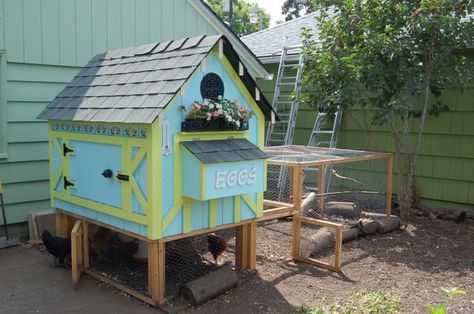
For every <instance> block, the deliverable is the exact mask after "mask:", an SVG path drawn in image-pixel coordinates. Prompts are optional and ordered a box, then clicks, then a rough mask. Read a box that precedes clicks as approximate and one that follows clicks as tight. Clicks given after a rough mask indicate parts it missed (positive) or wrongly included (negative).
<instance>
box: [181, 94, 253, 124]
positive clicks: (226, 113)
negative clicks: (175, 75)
mask: <svg viewBox="0 0 474 314" xmlns="http://www.w3.org/2000/svg"><path fill="white" fill-rule="evenodd" d="M183 109H184V108H183ZM252 116H253V112H252V110H249V109H247V108H246V107H244V106H240V105H239V103H238V101H237V99H234V101H230V100H229V99H226V98H222V97H221V96H219V97H218V98H216V99H205V100H204V102H202V103H200V102H194V103H193V104H192V106H191V108H189V110H188V112H187V114H186V121H185V122H183V129H186V130H188V131H190V130H193V129H196V128H197V129H212V130H219V129H220V130H222V129H237V130H246V129H248V121H249V120H250V118H251V117H252ZM191 121H197V124H196V123H194V124H193V123H191ZM198 124H199V125H198ZM191 125H193V126H191Z"/></svg>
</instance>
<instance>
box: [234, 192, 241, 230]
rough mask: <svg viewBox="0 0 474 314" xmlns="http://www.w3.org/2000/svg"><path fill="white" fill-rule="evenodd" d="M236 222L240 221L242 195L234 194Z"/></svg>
mask: <svg viewBox="0 0 474 314" xmlns="http://www.w3.org/2000/svg"><path fill="white" fill-rule="evenodd" d="M234 222H235V223H237V222H240V196H239V195H236V196H234Z"/></svg>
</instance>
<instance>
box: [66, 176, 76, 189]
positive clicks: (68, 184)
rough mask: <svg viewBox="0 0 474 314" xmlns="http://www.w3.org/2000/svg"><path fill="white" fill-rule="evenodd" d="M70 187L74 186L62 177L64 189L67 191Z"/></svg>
mask: <svg viewBox="0 0 474 314" xmlns="http://www.w3.org/2000/svg"><path fill="white" fill-rule="evenodd" d="M70 186H74V183H72V182H71V181H69V180H68V179H67V178H66V177H64V189H65V190H67V188H68V187H70Z"/></svg>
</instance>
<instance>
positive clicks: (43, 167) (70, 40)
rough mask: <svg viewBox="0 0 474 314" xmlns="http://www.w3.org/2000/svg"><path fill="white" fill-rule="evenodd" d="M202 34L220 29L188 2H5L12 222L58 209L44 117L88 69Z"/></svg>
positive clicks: (1, 34)
mask: <svg viewBox="0 0 474 314" xmlns="http://www.w3.org/2000/svg"><path fill="white" fill-rule="evenodd" d="M201 34H208V35H214V34H216V31H215V30H214V29H213V28H212V26H211V25H209V24H208V23H207V22H206V21H205V20H204V18H202V17H201V16H200V15H199V14H198V13H197V12H196V11H195V10H194V8H193V7H192V6H191V5H190V4H188V2H187V1H186V0H41V1H40V0H0V50H5V51H6V52H5V58H6V67H5V69H4V71H3V73H0V77H5V78H6V86H5V88H4V89H3V90H2V91H1V92H2V96H5V99H6V101H5V102H4V104H0V106H2V107H0V109H2V110H0V126H1V125H2V122H3V123H4V124H5V126H6V128H5V131H2V128H0V142H1V141H4V142H6V144H7V147H6V152H5V153H6V154H8V157H7V158H2V159H0V178H1V179H2V181H3V182H4V190H5V195H4V197H5V201H6V203H7V206H6V208H7V219H8V221H9V222H10V223H14V222H23V221H26V214H27V213H28V212H31V211H41V210H47V209H49V208H50V204H49V171H48V145H47V140H48V132H47V124H46V122H44V121H39V120H36V116H37V115H38V114H39V113H40V112H41V110H42V109H43V108H44V107H45V106H46V104H47V103H48V102H49V101H51V100H52V99H53V98H54V97H55V96H56V95H57V94H58V93H59V92H60V91H61V90H62V89H63V87H64V86H65V85H66V83H68V82H69V81H70V80H71V79H72V78H73V77H74V76H75V74H76V73H77V72H78V70H79V67H80V66H83V65H84V64H85V63H86V62H87V61H88V60H89V59H90V58H91V57H92V56H93V55H95V54H97V53H100V52H104V51H105V50H110V49H116V48H124V47H129V46H137V45H141V44H145V43H151V42H158V41H162V40H169V39H179V38H183V37H192V36H196V35H201ZM2 112H3V113H4V114H3V115H2ZM0 147H1V145H0ZM2 153H4V152H2V151H0V154H2ZM0 222H2V220H1V218H0Z"/></svg>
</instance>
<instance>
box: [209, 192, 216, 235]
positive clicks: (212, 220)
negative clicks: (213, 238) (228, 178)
mask: <svg viewBox="0 0 474 314" xmlns="http://www.w3.org/2000/svg"><path fill="white" fill-rule="evenodd" d="M216 221H217V199H212V200H209V227H210V228H214V227H215V226H216Z"/></svg>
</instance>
